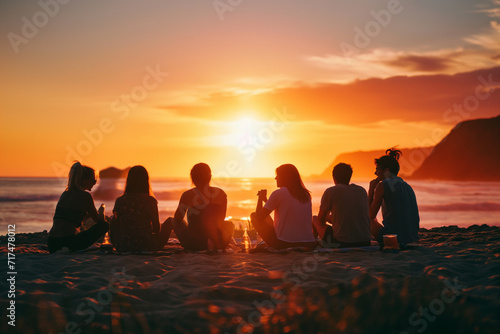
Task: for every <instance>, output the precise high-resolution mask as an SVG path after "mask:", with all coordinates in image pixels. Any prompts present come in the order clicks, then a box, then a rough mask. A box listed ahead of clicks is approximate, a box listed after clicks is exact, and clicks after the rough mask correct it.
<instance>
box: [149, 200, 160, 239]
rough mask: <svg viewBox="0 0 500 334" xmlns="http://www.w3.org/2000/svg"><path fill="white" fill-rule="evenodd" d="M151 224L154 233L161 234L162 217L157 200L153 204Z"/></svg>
mask: <svg viewBox="0 0 500 334" xmlns="http://www.w3.org/2000/svg"><path fill="white" fill-rule="evenodd" d="M151 224H152V227H153V233H160V217H159V216H158V202H157V201H156V199H154V198H153V199H152V204H151Z"/></svg>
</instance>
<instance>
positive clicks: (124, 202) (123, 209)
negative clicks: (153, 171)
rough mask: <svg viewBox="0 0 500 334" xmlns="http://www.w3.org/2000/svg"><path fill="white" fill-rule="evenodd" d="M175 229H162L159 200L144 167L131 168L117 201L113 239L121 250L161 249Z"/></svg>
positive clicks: (112, 224) (114, 243)
mask: <svg viewBox="0 0 500 334" xmlns="http://www.w3.org/2000/svg"><path fill="white" fill-rule="evenodd" d="M170 232H171V230H169V229H168V228H166V227H165V224H163V226H162V227H161V229H160V220H159V217H158V201H157V200H156V198H155V197H154V195H153V191H152V190H151V184H150V181H149V174H148V171H147V170H146V168H144V167H143V166H134V167H132V168H130V170H129V171H128V174H127V181H126V184H125V191H124V193H123V195H122V196H120V197H118V198H117V199H116V201H115V206H114V208H113V218H112V219H111V221H110V231H109V236H110V241H111V243H112V244H113V246H114V247H115V248H116V250H117V251H119V252H137V251H157V250H160V249H162V248H163V246H165V244H166V243H167V242H168V238H169V236H170Z"/></svg>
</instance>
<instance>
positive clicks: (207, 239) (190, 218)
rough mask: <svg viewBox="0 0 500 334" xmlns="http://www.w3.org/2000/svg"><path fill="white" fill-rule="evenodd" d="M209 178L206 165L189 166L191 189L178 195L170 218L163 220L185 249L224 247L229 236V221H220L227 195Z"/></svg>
mask: <svg viewBox="0 0 500 334" xmlns="http://www.w3.org/2000/svg"><path fill="white" fill-rule="evenodd" d="M211 179H212V171H211V170H210V167H209V166H208V165H207V164H205V163H198V164H196V165H194V166H193V168H192V169H191V181H192V183H193V185H194V188H192V189H189V190H187V191H185V192H184V193H183V194H182V195H181V198H180V200H179V205H178V207H177V210H176V211H175V214H174V217H173V218H172V217H170V218H168V219H167V220H166V221H165V223H166V224H167V226H169V228H170V229H173V230H174V232H175V234H176V235H177V238H178V239H179V242H180V243H181V245H182V247H184V249H186V250H192V251H202V250H217V249H226V248H227V246H228V245H229V242H230V241H231V239H232V237H233V232H234V225H233V223H231V222H229V221H225V220H224V219H225V217H226V210H227V195H226V193H225V192H224V191H223V190H222V189H220V188H217V187H211V186H210V180H211ZM186 214H187V222H186V221H184V216H185V215H186Z"/></svg>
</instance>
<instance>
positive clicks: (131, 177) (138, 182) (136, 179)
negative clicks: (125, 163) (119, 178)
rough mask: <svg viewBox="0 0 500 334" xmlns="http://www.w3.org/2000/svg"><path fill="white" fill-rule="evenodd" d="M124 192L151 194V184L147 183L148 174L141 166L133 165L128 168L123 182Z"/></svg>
mask: <svg viewBox="0 0 500 334" xmlns="http://www.w3.org/2000/svg"><path fill="white" fill-rule="evenodd" d="M124 193H125V194H131V193H134V194H146V195H150V196H154V195H153V191H152V190H151V185H150V183H149V174H148V171H147V170H146V168H144V167H143V166H134V167H132V168H130V170H129V171H128V175H127V182H126V184H125V192H124Z"/></svg>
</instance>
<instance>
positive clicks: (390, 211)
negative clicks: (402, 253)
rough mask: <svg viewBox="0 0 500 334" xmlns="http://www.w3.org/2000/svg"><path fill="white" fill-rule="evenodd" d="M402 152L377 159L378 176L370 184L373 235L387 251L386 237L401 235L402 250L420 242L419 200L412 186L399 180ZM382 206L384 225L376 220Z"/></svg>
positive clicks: (399, 237) (394, 151) (369, 196)
mask: <svg viewBox="0 0 500 334" xmlns="http://www.w3.org/2000/svg"><path fill="white" fill-rule="evenodd" d="M400 155H401V151H400V150H396V149H394V148H391V149H388V150H387V151H386V155H384V156H382V157H380V158H379V159H375V165H376V170H375V175H377V178H376V179H374V180H372V181H371V182H370V189H369V191H368V202H369V205H370V219H371V232H372V235H373V236H374V237H375V239H376V240H377V241H378V243H379V245H380V246H381V247H383V235H384V234H397V240H398V243H399V245H400V247H402V248H404V246H405V245H406V244H408V243H411V242H415V241H418V240H419V237H418V229H419V222H420V218H419V214H418V206H417V199H416V197H415V193H414V192H413V189H412V188H411V187H410V185H409V184H408V183H406V182H405V181H403V179H402V178H400V177H398V176H397V175H398V173H399V162H398V160H399V157H400ZM381 206H382V217H383V221H382V224H383V225H382V224H380V223H379V222H378V221H377V219H376V217H377V213H378V211H379V209H380V207H381Z"/></svg>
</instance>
